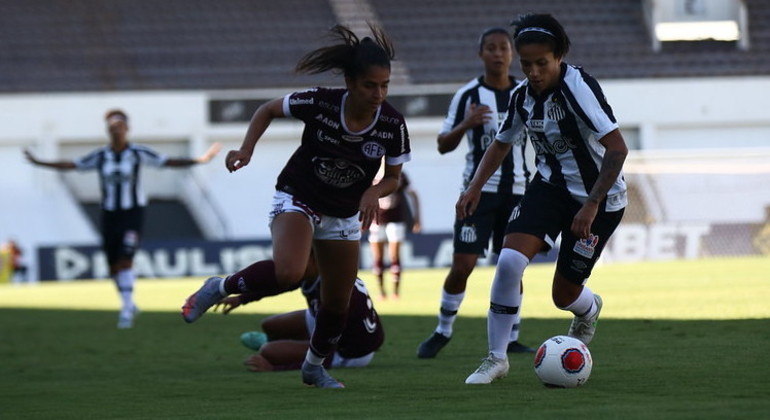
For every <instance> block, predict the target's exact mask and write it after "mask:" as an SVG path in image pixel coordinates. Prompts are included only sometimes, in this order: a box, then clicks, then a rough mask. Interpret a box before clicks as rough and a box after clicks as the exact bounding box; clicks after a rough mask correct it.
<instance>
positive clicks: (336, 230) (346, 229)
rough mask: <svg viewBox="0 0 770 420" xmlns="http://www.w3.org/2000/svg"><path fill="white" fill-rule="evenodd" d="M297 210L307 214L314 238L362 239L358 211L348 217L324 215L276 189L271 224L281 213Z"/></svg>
mask: <svg viewBox="0 0 770 420" xmlns="http://www.w3.org/2000/svg"><path fill="white" fill-rule="evenodd" d="M287 212H297V213H302V214H304V215H305V216H307V219H308V221H309V222H310V226H311V227H312V228H313V239H321V240H340V241H358V240H360V239H361V222H360V221H359V220H358V213H356V214H355V215H353V216H350V217H347V218H339V217H332V216H324V215H323V214H320V213H316V212H315V211H313V210H312V209H311V208H310V207H308V206H307V205H306V204H305V203H303V202H301V201H299V200H297V199H295V198H294V196H292V195H291V194H289V193H286V192H283V191H276V192H275V195H274V196H273V210H271V211H270V224H271V225H272V224H273V220H274V219H275V216H278V215H279V214H281V213H287Z"/></svg>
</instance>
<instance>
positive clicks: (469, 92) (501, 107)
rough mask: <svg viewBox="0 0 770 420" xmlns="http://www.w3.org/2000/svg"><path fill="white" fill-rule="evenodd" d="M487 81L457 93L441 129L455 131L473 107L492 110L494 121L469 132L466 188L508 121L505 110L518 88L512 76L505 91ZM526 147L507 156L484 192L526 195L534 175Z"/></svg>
mask: <svg viewBox="0 0 770 420" xmlns="http://www.w3.org/2000/svg"><path fill="white" fill-rule="evenodd" d="M483 80H484V77H483V76H480V77H478V78H476V79H473V80H471V81H470V82H468V83H467V84H466V85H465V86H463V87H461V88H460V89H459V90H458V91H457V93H455V95H454V97H453V98H452V102H451V103H450V104H449V111H448V112H447V116H446V119H445V120H444V125H443V127H442V128H441V134H446V133H448V132H450V131H452V129H453V128H455V127H456V126H457V125H458V124H460V123H461V122H462V121H463V120H464V119H465V116H466V113H467V112H468V111H469V110H470V105H471V104H482V105H486V106H488V107H489V108H490V109H491V110H492V115H491V116H492V118H490V120H489V121H488V122H487V123H486V124H484V125H483V126H477V127H474V128H472V129H470V130H468V132H467V133H466V138H467V139H468V153H467V154H466V155H465V170H464V171H463V188H466V187H467V186H468V183H469V182H470V181H471V179H473V175H474V174H475V173H476V170H477V169H478V167H479V163H481V157H482V156H484V152H485V151H486V150H487V147H489V145H490V144H492V141H493V140H494V139H495V136H496V135H497V131H498V129H499V128H500V124H501V123H502V122H503V120H504V119H505V111H506V110H507V109H508V103H509V101H510V99H511V94H512V93H513V89H514V87H515V86H516V80H515V79H514V78H513V77H511V87H510V89H505V90H498V89H495V88H492V87H490V86H487V85H486V84H484V81H483ZM525 147H526V143H522V144H516V145H514V146H513V148H512V149H511V153H510V154H509V155H508V156H506V157H505V160H503V163H502V164H501V165H500V167H499V168H497V171H495V173H494V174H492V176H491V177H489V180H488V181H487V183H486V184H484V187H483V188H482V191H483V192H489V193H505V194H511V193H513V194H519V195H521V194H524V189H525V188H526V185H527V180H528V179H529V176H530V171H529V168H527V165H526V162H525Z"/></svg>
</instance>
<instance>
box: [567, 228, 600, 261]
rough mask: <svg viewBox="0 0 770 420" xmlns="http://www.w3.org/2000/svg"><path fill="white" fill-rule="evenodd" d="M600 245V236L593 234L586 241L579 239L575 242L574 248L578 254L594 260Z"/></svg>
mask: <svg viewBox="0 0 770 420" xmlns="http://www.w3.org/2000/svg"><path fill="white" fill-rule="evenodd" d="M598 243H599V236H598V235H594V234H593V233H592V234H590V235H588V238H586V239H578V241H577V242H575V247H574V248H572V250H573V251H575V253H576V254H578V255H581V256H583V257H586V258H593V256H594V251H596V245H597V244H598Z"/></svg>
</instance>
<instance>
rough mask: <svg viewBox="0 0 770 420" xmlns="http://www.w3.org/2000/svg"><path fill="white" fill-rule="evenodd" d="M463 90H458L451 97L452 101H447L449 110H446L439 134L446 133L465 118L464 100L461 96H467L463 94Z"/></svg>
mask: <svg viewBox="0 0 770 420" xmlns="http://www.w3.org/2000/svg"><path fill="white" fill-rule="evenodd" d="M463 93H464V90H459V91H457V92H456V93H455V95H454V96H453V97H452V101H451V102H449V110H448V111H447V114H446V118H445V119H444V123H443V124H442V126H441V131H440V132H439V134H446V133H448V132H450V131H452V129H454V128H455V127H457V125H458V124H460V123H461V122H462V121H463V120H464V119H465V107H466V106H467V105H466V101H464V100H463V98H466V97H467V96H465V95H463Z"/></svg>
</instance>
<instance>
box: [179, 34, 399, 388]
mask: <svg viewBox="0 0 770 420" xmlns="http://www.w3.org/2000/svg"><path fill="white" fill-rule="evenodd" d="M370 29H371V31H372V34H373V38H372V37H365V38H363V39H359V38H358V36H356V34H355V33H353V32H352V31H351V30H350V29H348V28H346V27H344V26H341V25H337V26H335V27H333V28H332V29H331V31H330V35H331V37H332V38H333V39H334V41H335V44H333V45H330V46H326V47H321V48H319V49H316V50H313V51H311V52H310V53H308V54H307V55H305V56H304V57H303V58H302V59H301V60H300V61H299V63H298V64H297V67H296V70H297V71H298V72H300V73H311V74H315V73H322V72H325V71H328V70H335V71H339V72H340V73H342V74H343V75H344V76H345V88H341V89H339V88H335V89H329V88H321V87H317V88H312V89H308V90H305V91H301V92H294V93H291V94H288V95H286V96H285V97H282V98H277V99H273V100H271V101H269V102H267V103H265V104H263V105H261V106H260V107H259V108H258V109H257V111H256V112H255V113H254V116H253V117H252V119H251V123H250V124H249V128H248V131H247V132H246V136H245V138H244V140H243V143H242V145H241V148H240V149H239V150H231V151H230V152H229V153H228V154H227V157H226V159H225V164H226V166H227V169H228V170H229V171H231V172H233V171H237V170H239V169H241V168H243V167H244V166H246V165H248V164H249V162H250V161H251V158H252V155H253V153H254V147H255V146H256V144H257V141H258V140H259V139H260V138H261V137H262V135H263V133H264V132H265V130H267V128H268V127H269V126H270V123H271V122H272V121H273V119H275V118H286V117H293V118H297V119H299V120H300V121H302V122H303V123H304V125H305V128H304V131H303V133H302V142H301V144H300V146H299V148H297V150H296V151H295V152H294V154H293V155H292V157H291V158H290V159H289V161H288V162H287V164H286V166H285V167H284V169H283V171H281V174H280V175H279V176H278V182H277V184H276V193H275V196H274V201H273V203H274V204H273V209H272V211H271V212H270V219H271V220H270V229H271V234H272V239H273V260H274V261H260V262H258V263H256V264H253V265H252V266H250V267H247V268H246V269H245V270H259V271H260V274H259V275H255V276H241V275H233V276H229V277H228V278H227V279H222V278H220V277H211V278H209V279H207V280H206V282H205V283H204V285H203V286H202V287H201V288H200V289H199V290H198V291H197V292H195V293H193V294H192V295H191V296H190V297H188V299H187V301H186V302H185V304H184V306H183V307H182V317H183V318H184V320H185V321H186V322H188V323H190V322H194V321H196V320H197V319H198V318H200V317H201V316H202V315H203V314H204V313H205V312H206V310H208V308H210V307H211V306H213V305H214V304H216V303H217V302H219V301H220V300H221V299H222V298H224V297H226V296H227V295H229V294H233V293H245V292H257V293H259V294H260V295H263V296H267V295H272V294H277V293H280V292H281V291H283V290H286V289H288V288H289V287H291V286H292V285H295V284H297V283H298V282H299V281H300V280H301V279H302V278H303V274H304V272H305V268H306V267H305V266H304V265H298V264H297V260H298V258H299V259H301V260H304V259H306V258H308V257H309V256H310V250H311V248H312V249H313V252H314V254H315V258H316V263H317V266H318V271H319V273H320V275H321V303H320V305H319V308H318V313H317V315H316V327H315V329H314V330H313V334H312V336H311V338H310V347H309V349H308V351H307V353H306V355H305V361H304V363H303V364H302V369H301V370H302V381H303V383H305V384H307V385H312V386H316V387H319V388H344V385H342V384H341V383H340V382H339V381H337V380H336V379H334V378H333V377H332V376H331V375H329V373H328V372H327V371H326V369H325V368H324V367H323V363H324V360H325V359H326V358H327V357H330V356H331V355H332V354H333V352H334V348H335V345H336V343H337V340H339V337H340V335H341V334H342V332H343V330H344V328H345V322H346V319H347V315H348V305H349V302H350V294H351V293H352V291H353V286H354V284H355V280H356V278H357V277H358V265H359V252H360V246H361V245H360V239H361V229H362V228H364V229H368V228H369V225H370V224H371V222H372V220H373V219H374V218H375V217H376V213H377V209H378V208H379V204H378V202H379V199H380V197H384V196H386V195H388V194H390V193H391V192H393V191H395V189H396V188H397V187H398V179H399V177H400V175H401V166H402V164H403V163H405V162H408V161H409V160H410V159H411V154H410V152H411V148H410V143H409V134H408V130H407V128H406V123H405V121H404V117H403V116H402V115H401V113H400V112H398V111H397V110H396V109H395V108H393V107H392V106H391V105H390V104H389V103H388V102H386V101H385V97H386V96H387V93H388V86H389V83H390V62H391V60H392V59H393V56H394V51H393V46H392V44H391V42H390V39H389V38H388V36H387V34H386V33H385V32H384V31H382V29H380V28H379V27H376V26H374V25H370ZM383 159H384V161H385V169H384V172H383V177H382V179H381V180H380V182H378V183H376V184H372V181H373V180H374V177H375V175H376V174H377V172H378V170H379V168H380V166H381V165H382V162H383ZM236 205H237V203H236ZM250 278H252V279H253V278H259V279H261V281H260V282H259V284H254V283H253V282H250V281H249V280H248V279H250Z"/></svg>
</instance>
